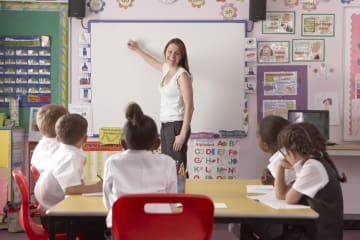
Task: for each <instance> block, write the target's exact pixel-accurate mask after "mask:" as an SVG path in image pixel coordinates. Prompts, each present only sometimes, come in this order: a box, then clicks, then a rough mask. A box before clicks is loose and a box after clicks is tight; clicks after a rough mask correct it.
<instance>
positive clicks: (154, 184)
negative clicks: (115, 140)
mask: <svg viewBox="0 0 360 240" xmlns="http://www.w3.org/2000/svg"><path fill="white" fill-rule="evenodd" d="M126 119H127V121H126V123H125V126H124V130H123V131H124V132H123V139H122V140H121V144H122V146H123V147H124V148H125V149H126V150H125V151H123V152H121V153H117V154H114V155H112V156H110V157H109V158H108V159H107V160H106V161H105V166H104V174H103V177H104V186H103V192H104V195H103V202H104V205H105V206H106V208H107V209H109V213H108V215H107V218H106V225H107V227H108V228H111V226H112V205H113V204H114V202H115V201H116V200H117V199H118V198H119V197H120V196H122V195H124V194H131V193H176V192H177V178H176V165H175V161H174V160H173V159H172V158H171V157H169V156H168V155H165V154H161V153H157V152H154V151H153V150H154V149H157V148H158V147H159V138H158V132H157V127H156V124H155V122H154V120H153V119H152V118H150V117H148V116H146V115H144V114H143V112H142V110H141V108H140V107H139V105H138V104H136V103H131V104H129V105H128V107H127V108H126ZM157 207H158V208H156V207H155V209H153V211H171V209H170V206H169V205H167V204H166V205H165V206H164V205H160V206H157ZM139 231H141V229H139Z"/></svg>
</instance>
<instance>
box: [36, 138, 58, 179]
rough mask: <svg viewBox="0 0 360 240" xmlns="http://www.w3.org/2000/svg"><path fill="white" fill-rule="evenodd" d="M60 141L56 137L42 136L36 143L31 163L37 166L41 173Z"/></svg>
mask: <svg viewBox="0 0 360 240" xmlns="http://www.w3.org/2000/svg"><path fill="white" fill-rule="evenodd" d="M59 145H60V143H59V142H58V141H57V140H56V138H47V137H42V138H41V139H40V141H39V142H38V144H37V145H36V147H35V149H34V152H33V154H32V157H31V165H33V166H34V167H36V168H37V170H38V171H39V172H40V173H42V172H43V171H44V170H45V168H47V166H49V164H50V163H49V161H50V159H51V158H52V156H53V155H54V153H55V151H56V150H57V149H58V148H59Z"/></svg>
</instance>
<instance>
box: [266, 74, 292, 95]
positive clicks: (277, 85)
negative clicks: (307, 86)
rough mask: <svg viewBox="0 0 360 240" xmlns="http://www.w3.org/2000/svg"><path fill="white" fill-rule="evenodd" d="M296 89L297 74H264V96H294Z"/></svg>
mask: <svg viewBox="0 0 360 240" xmlns="http://www.w3.org/2000/svg"><path fill="white" fill-rule="evenodd" d="M297 89H298V86H297V72H265V73H264V96H284V95H292V96H295V95H297Z"/></svg>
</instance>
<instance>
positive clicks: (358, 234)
mask: <svg viewBox="0 0 360 240" xmlns="http://www.w3.org/2000/svg"><path fill="white" fill-rule="evenodd" d="M0 239H1V240H3V239H4V240H5V239H6V240H25V239H27V238H26V235H25V233H9V232H8V231H7V229H0ZM212 239H213V240H235V239H234V237H233V236H232V235H231V234H230V233H229V232H228V230H227V224H215V225H214V233H213V237H212ZM358 239H360V230H345V231H344V238H343V240H358Z"/></svg>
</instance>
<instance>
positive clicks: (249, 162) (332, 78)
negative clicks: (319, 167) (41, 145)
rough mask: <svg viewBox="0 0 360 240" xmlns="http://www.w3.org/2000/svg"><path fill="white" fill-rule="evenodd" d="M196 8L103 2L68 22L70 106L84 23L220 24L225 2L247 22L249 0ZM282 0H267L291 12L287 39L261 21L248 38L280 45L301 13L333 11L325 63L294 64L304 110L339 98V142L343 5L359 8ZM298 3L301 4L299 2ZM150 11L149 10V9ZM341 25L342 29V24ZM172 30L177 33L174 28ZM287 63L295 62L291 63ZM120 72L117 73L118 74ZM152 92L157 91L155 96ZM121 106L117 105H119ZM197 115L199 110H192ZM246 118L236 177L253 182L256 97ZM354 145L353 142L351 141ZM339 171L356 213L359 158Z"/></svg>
mask: <svg viewBox="0 0 360 240" xmlns="http://www.w3.org/2000/svg"><path fill="white" fill-rule="evenodd" d="M205 2H206V3H205V4H204V5H203V6H201V7H192V6H191V4H190V3H189V1H184V0H178V1H176V2H175V3H174V4H171V5H166V4H161V3H160V1H158V0H152V1H150V0H147V1H134V2H133V4H132V6H130V7H128V8H127V9H125V8H120V7H119V5H118V4H117V1H106V5H105V6H104V11H100V12H98V13H94V12H90V11H89V9H88V8H87V9H86V17H85V18H84V19H83V22H81V21H80V20H79V19H75V18H72V19H70V26H71V29H70V30H71V31H70V42H71V49H70V50H71V55H70V59H71V67H72V68H71V70H70V79H71V87H70V93H69V95H70V102H71V103H72V104H87V102H86V101H83V100H81V99H80V90H79V83H78V79H79V69H80V68H79V35H80V34H81V33H82V32H83V31H85V30H84V29H83V27H82V25H84V26H85V27H86V26H87V22H88V21H89V20H92V19H104V20H176V19H180V20H222V19H223V16H222V15H221V14H220V12H221V7H222V6H224V5H225V4H232V6H233V7H235V8H236V9H237V10H236V17H234V19H239V20H241V19H245V20H246V19H247V18H248V6H249V1H248V0H245V1H230V0H228V1H226V2H222V1H213V0H211V1H210V0H208V1H205ZM284 2H286V1H280V0H277V1H270V0H268V1H267V10H268V11H296V32H295V34H292V35H284V34H282V35H279V34H276V35H274V34H262V29H261V22H257V23H255V25H254V29H253V31H252V32H249V35H248V36H249V37H256V38H257V40H261V41H263V40H264V41H266V40H271V41H279V40H286V41H288V40H291V39H295V38H302V37H301V30H300V26H301V24H300V21H301V13H326V14H329V13H334V14H335V15H336V21H335V36H334V37H327V38H325V40H326V50H325V53H326V55H325V61H324V62H310V63H309V62H306V63H304V62H302V63H296V64H298V65H307V66H308V108H310V109H311V108H312V107H314V105H315V102H314V99H313V98H314V96H315V95H316V94H317V93H318V92H321V91H322V92H334V93H335V94H336V95H337V98H338V104H339V117H340V122H339V124H338V125H332V126H331V129H330V140H331V141H333V142H336V143H343V96H344V94H343V84H344V82H343V79H344V77H343V72H344V69H343V50H344V48H345V47H346V46H344V44H343V29H344V26H343V21H342V19H343V10H344V8H345V7H356V6H357V7H360V3H359V2H358V1H357V3H355V1H353V2H351V3H350V4H344V3H341V2H342V1H325V0H323V1H321V0H319V1H318V6H317V9H316V10H312V11H309V10H303V9H302V6H301V4H299V6H295V7H292V8H289V7H286V6H285V4H284ZM300 2H301V1H300ZM150 9H151V10H150ZM345 27H346V26H345ZM174 31H176V29H174ZM204 41H213V42H214V47H216V45H217V44H221V43H219V42H216V39H204ZM289 64H295V63H292V62H291V61H290V63H289ZM320 70H321V71H325V73H324V74H322V75H319V71H320ZM119 74H121V73H120V72H119ZM154 94H157V93H154ZM119 107H122V106H119ZM196 111H201V109H196ZM248 114H249V128H248V136H247V137H246V138H243V139H241V143H240V147H239V151H241V156H242V158H241V159H240V165H241V167H240V173H239V177H240V178H257V177H259V176H260V175H261V172H262V169H263V168H264V167H265V166H266V162H267V158H268V157H269V156H268V155H267V154H264V153H262V152H261V151H260V150H259V148H258V147H257V139H256V121H257V120H256V119H257V106H256V94H250V95H249V99H248ZM356 144H358V143H356ZM334 160H335V162H336V164H337V165H338V167H339V168H340V169H341V170H342V171H345V172H346V173H347V175H348V179H349V181H348V183H346V184H344V185H343V192H344V199H345V212H346V213H360V206H359V204H358V203H359V202H360V196H359V195H358V194H356V193H355V191H353V189H357V184H358V183H359V181H360V179H359V178H360V177H359V175H358V173H357V172H358V171H359V170H360V161H359V159H358V157H336V158H334Z"/></svg>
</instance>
